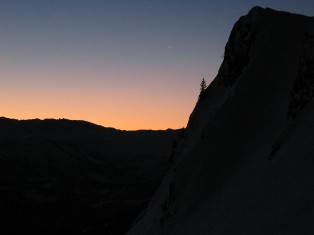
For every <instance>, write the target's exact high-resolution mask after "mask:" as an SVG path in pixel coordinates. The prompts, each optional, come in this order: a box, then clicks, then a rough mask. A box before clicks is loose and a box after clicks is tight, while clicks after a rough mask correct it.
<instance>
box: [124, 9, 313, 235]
mask: <svg viewBox="0 0 314 235" xmlns="http://www.w3.org/2000/svg"><path fill="white" fill-rule="evenodd" d="M313 91H314V18H313V17H306V16H302V15H297V14H291V13H287V12H279V11H275V10H272V9H269V8H266V9H263V8H260V7H254V8H253V9H252V10H251V11H250V12H249V13H248V14H247V15H245V16H242V17H241V18H240V19H239V20H238V21H237V22H236V24H235V25H234V27H233V29H232V31H231V34H230V37H229V40H228V42H227V44H226V47H225V55H224V60H223V62H222V65H221V67H220V69H219V71H218V75H217V77H216V78H215V80H214V81H213V82H212V83H211V84H210V85H209V86H208V88H207V89H206V90H205V91H204V93H203V95H202V100H201V101H199V102H198V103H197V104H196V106H195V108H194V110H193V112H192V114H191V116H190V120H189V123H188V126H187V128H186V131H185V138H184V139H181V140H180V141H179V142H178V144H177V151H176V154H175V156H174V157H173V165H172V167H171V168H170V169H169V170H168V172H167V174H166V176H165V177H164V179H163V182H162V183H161V184H160V186H159V189H158V190H157V192H156V193H155V194H154V196H153V197H152V199H151V201H150V203H149V205H148V207H147V208H146V210H145V212H143V214H142V215H141V216H140V217H139V218H138V220H137V223H136V224H135V225H134V226H133V228H132V229H131V230H130V231H129V233H128V235H146V234H149V235H157V234H158V235H169V234H180V235H181V234H184V235H195V234H198V235H208V234H223V235H226V234H230V235H231V234H232V235H233V234H254V235H256V234H314V223H313V218H314V204H313V198H314V184H313V182H314V181H313V180H314V122H313V120H314V103H313V100H314V92H313Z"/></svg>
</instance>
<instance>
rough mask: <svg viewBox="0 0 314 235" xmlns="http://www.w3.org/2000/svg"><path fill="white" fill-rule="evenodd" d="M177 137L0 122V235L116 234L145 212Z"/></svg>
mask: <svg viewBox="0 0 314 235" xmlns="http://www.w3.org/2000/svg"><path fill="white" fill-rule="evenodd" d="M179 132H180V131H178V130H166V131H144V130H141V131H120V130H116V129H113V128H104V127H102V126H98V125H95V124H92V123H89V122H85V121H71V120H66V119H60V120H54V119H47V120H39V119H34V120H26V121H19V120H14V119H7V118H3V117H2V118H0V133H1V134H0V199H1V200H0V224H1V226H0V228H1V231H2V232H4V233H5V234H9V233H15V234H17V233H24V232H25V231H27V232H29V233H31V232H34V233H41V234H56V233H64V232H68V233H71V234H72V233H75V234H100V233H101V234H102V233H105V234H123V233H125V232H126V231H127V229H128V228H129V226H130V224H131V222H132V221H133V220H134V218H135V217H136V215H137V214H138V213H139V212H140V211H141V210H142V209H143V208H144V207H145V206H146V203H147V201H148V199H149V198H150V197H151V195H152V193H153V192H154V191H155V190H156V187H157V186H158V184H159V182H160V180H161V177H162V176H163V174H164V173H165V170H166V168H167V167H168V164H169V157H170V155H171V151H172V143H173V142H174V140H176V139H177V137H178V134H179Z"/></svg>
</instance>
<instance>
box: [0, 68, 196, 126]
mask: <svg viewBox="0 0 314 235" xmlns="http://www.w3.org/2000/svg"><path fill="white" fill-rule="evenodd" d="M119 73H120V74H113V73H108V72H107V74H105V73H104V74H105V75H106V76H108V77H113V76H115V77H120V76H121V77H127V78H128V77H129V78H128V79H126V80H127V81H130V83H128V84H125V83H124V84H119V79H112V80H111V82H110V84H106V82H104V81H108V80H104V79H103V80H102V79H101V76H104V74H99V73H98V74H95V73H92V72H90V73H88V72H85V73H84V74H79V73H72V74H71V73H68V74H66V75H67V76H68V77H72V78H76V79H77V80H78V81H79V82H75V81H73V82H71V79H68V80H64V79H59V80H56V79H54V77H55V76H56V73H50V72H49V71H48V72H42V71H39V72H37V73H33V74H25V75H24V80H23V81H22V82H21V81H20V80H19V82H18V83H17V82H16V81H15V80H16V79H14V78H16V77H17V76H21V75H20V74H19V73H18V74H14V73H13V74H5V75H6V77H10V78H11V79H7V82H6V84H5V86H4V87H3V86H2V87H0V110H1V113H0V116H4V117H7V118H13V119H20V120H25V119H35V118H39V119H46V118H54V119H59V118H66V119H70V120H85V121H88V122H92V123H95V124H98V125H102V126H104V127H113V128H117V129H121V130H139V129H152V130H164V129H168V128H171V129H179V128H182V127H185V126H186V124H187V121H188V118H189V115H190V113H191V112H192V109H193V107H194V105H195V102H196V100H197V99H196V98H197V92H198V84H197V83H196V84H193V86H194V87H192V88H191V85H190V84H188V82H184V81H182V83H180V84H175V83H174V82H173V79H172V78H173V77H174V76H178V75H175V74H158V75H157V74H155V75H154V76H152V75H151V78H150V79H149V80H147V81H145V82H143V81H142V80H141V81H137V80H136V79H137V78H136V76H134V75H133V76H132V75H128V74H129V72H124V71H120V72H119ZM137 75H138V74H137ZM141 75H142V76H145V74H144V75H143V74H141ZM0 76H2V77H3V72H2V74H1V72H0ZM60 76H61V75H60ZM60 76H59V78H60ZM63 76H65V75H64V74H63ZM88 76H93V78H95V77H96V78H97V77H98V78H99V79H98V80H97V79H93V83H88V80H84V79H83V77H88ZM42 77H45V78H46V79H47V80H48V81H50V83H45V80H42V79H41V78H42ZM56 77H57V76H56ZM159 77H161V78H163V79H158V78H159ZM61 78H62V77H61ZM167 78H168V79H167ZM53 81H54V82H53ZM94 81H98V82H94ZM131 81H132V82H131ZM191 91H193V92H191Z"/></svg>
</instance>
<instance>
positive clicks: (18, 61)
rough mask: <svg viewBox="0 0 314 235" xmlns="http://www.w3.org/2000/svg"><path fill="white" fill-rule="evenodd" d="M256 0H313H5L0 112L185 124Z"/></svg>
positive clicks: (301, 9)
mask: <svg viewBox="0 0 314 235" xmlns="http://www.w3.org/2000/svg"><path fill="white" fill-rule="evenodd" d="M255 5H260V6H262V7H271V8H274V9H277V10H285V11H290V12H297V13H301V14H305V15H314V1H313V0H308V1H306V0H303V1H302V0H298V1H291V0H286V1H283V0H276V1H249V0H247V1H244V0H243V1H233V0H229V1H227V0H220V1H210V0H167V1H166V0H1V1H0V68H1V69H0V116H5V117H9V118H17V119H33V118H40V119H44V118H67V119H79V120H86V121H90V122H93V123H96V124H100V125H103V126H106V127H115V128H118V129H126V130H134V129H167V128H182V127H184V126H185V125H186V123H187V121H188V117H189V115H190V113H191V111H192V109H193V107H194V105H195V103H196V101H197V97H198V94H199V85H200V82H201V80H202V78H203V77H204V78H205V79H206V81H207V82H208V83H209V82H210V81H212V80H213V79H214V77H215V75H216V74H217V71H218V68H219V66H220V64H221V62H222V55H223V53H224V46H225V44H226V42H227V40H228V36H229V34H230V30H231V28H232V26H233V24H234V23H235V21H236V20H237V19H238V18H239V17H240V16H241V15H244V14H246V13H247V12H248V11H249V9H251V8H252V7H253V6H255Z"/></svg>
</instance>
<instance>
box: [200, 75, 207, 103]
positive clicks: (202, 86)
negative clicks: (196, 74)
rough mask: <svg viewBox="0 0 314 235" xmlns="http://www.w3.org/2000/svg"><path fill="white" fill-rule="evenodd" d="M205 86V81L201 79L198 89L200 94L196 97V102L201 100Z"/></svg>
mask: <svg viewBox="0 0 314 235" xmlns="http://www.w3.org/2000/svg"><path fill="white" fill-rule="evenodd" d="M206 87H207V85H206V81H205V79H204V78H203V80H202V82H201V87H200V94H199V96H198V100H201V99H202V98H203V95H204V92H205V89H206Z"/></svg>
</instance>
